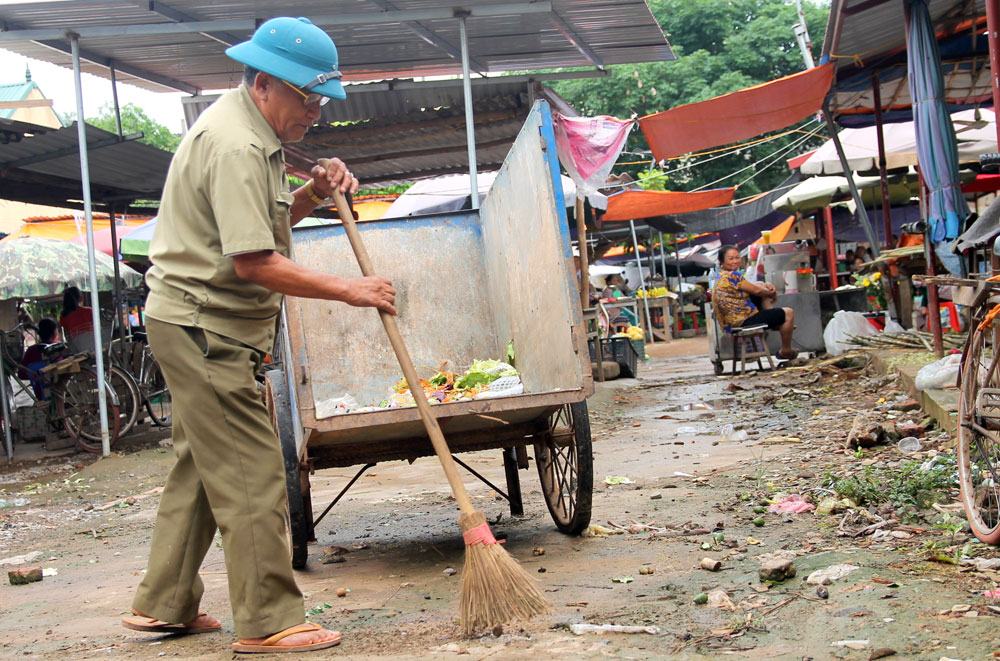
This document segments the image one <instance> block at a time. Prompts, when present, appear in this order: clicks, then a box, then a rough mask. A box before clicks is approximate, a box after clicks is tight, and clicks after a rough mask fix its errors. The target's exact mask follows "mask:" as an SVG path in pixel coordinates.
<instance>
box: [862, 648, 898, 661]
mask: <svg viewBox="0 0 1000 661" xmlns="http://www.w3.org/2000/svg"><path fill="white" fill-rule="evenodd" d="M895 654H896V650H894V649H892V648H891V647H880V648H878V649H877V650H875V651H873V652H872V653H871V656H869V657H868V661H875V659H883V658H885V657H887V656H895Z"/></svg>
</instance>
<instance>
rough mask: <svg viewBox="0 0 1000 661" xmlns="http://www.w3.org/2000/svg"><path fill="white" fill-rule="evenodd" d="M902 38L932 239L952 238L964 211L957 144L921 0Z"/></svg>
mask: <svg viewBox="0 0 1000 661" xmlns="http://www.w3.org/2000/svg"><path fill="white" fill-rule="evenodd" d="M906 6H907V7H908V8H909V19H910V20H909V25H908V30H907V35H906V41H907V54H906V55H907V56H906V64H907V74H908V76H909V81H910V95H911V97H912V99H913V123H914V127H915V129H916V135H917V157H918V158H919V160H920V172H921V174H922V175H923V177H924V181H925V182H926V184H927V188H928V190H930V196H929V198H928V203H927V215H928V220H929V221H930V223H931V228H932V229H931V234H930V236H931V238H933V239H934V241H942V240H944V239H954V238H955V237H957V236H958V233H959V231H960V225H961V221H963V220H964V219H965V217H966V216H968V215H969V208H968V206H967V205H966V204H965V198H964V197H963V196H962V189H961V187H960V186H959V181H958V146H957V143H956V140H955V128H954V126H953V125H952V123H951V118H950V117H949V116H948V109H947V104H946V101H945V98H944V96H945V90H944V77H943V75H942V74H941V56H940V54H939V52H938V45H937V38H936V35H935V32H934V24H933V23H932V22H931V14H930V11H929V10H928V9H927V3H926V2H925V0H911V2H910V4H908V5H906Z"/></svg>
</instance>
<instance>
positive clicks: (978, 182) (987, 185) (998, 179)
mask: <svg viewBox="0 0 1000 661" xmlns="http://www.w3.org/2000/svg"><path fill="white" fill-rule="evenodd" d="M998 190H1000V174H981V175H979V176H977V177H976V178H975V179H973V180H972V181H970V182H969V183H967V184H962V192H963V193H992V192H994V191H998Z"/></svg>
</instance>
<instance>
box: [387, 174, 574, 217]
mask: <svg viewBox="0 0 1000 661" xmlns="http://www.w3.org/2000/svg"><path fill="white" fill-rule="evenodd" d="M496 177H497V173H496V172H480V173H479V175H478V176H477V177H476V184H477V185H478V186H479V197H480V199H481V198H482V197H483V196H484V195H486V193H488V192H489V190H490V186H492V185H493V180H494V179H496ZM562 188H563V203H564V205H565V206H567V207H571V206H573V205H574V204H575V202H576V185H575V184H574V183H573V180H572V179H570V178H569V177H566V176H563V177H562ZM470 207H471V205H470V195H469V175H467V174H450V175H444V176H441V177H432V178H430V179H421V180H420V181H418V182H417V183H415V184H413V185H412V186H410V187H409V188H408V189H407V190H406V192H405V193H403V194H402V195H400V196H399V197H397V198H396V200H395V201H394V202H393V203H392V206H391V207H389V209H388V210H387V211H386V212H385V216H384V217H385V218H403V217H405V216H420V215H425V214H431V213H445V212H450V211H459V210H461V209H469V208H470Z"/></svg>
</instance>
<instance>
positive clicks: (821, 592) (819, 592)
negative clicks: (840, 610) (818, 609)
mask: <svg viewBox="0 0 1000 661" xmlns="http://www.w3.org/2000/svg"><path fill="white" fill-rule="evenodd" d="M816 596H817V597H819V598H820V599H829V598H830V591H829V590H827V589H826V588H824V587H823V586H822V585H821V586H819V587H818V588H816Z"/></svg>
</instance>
